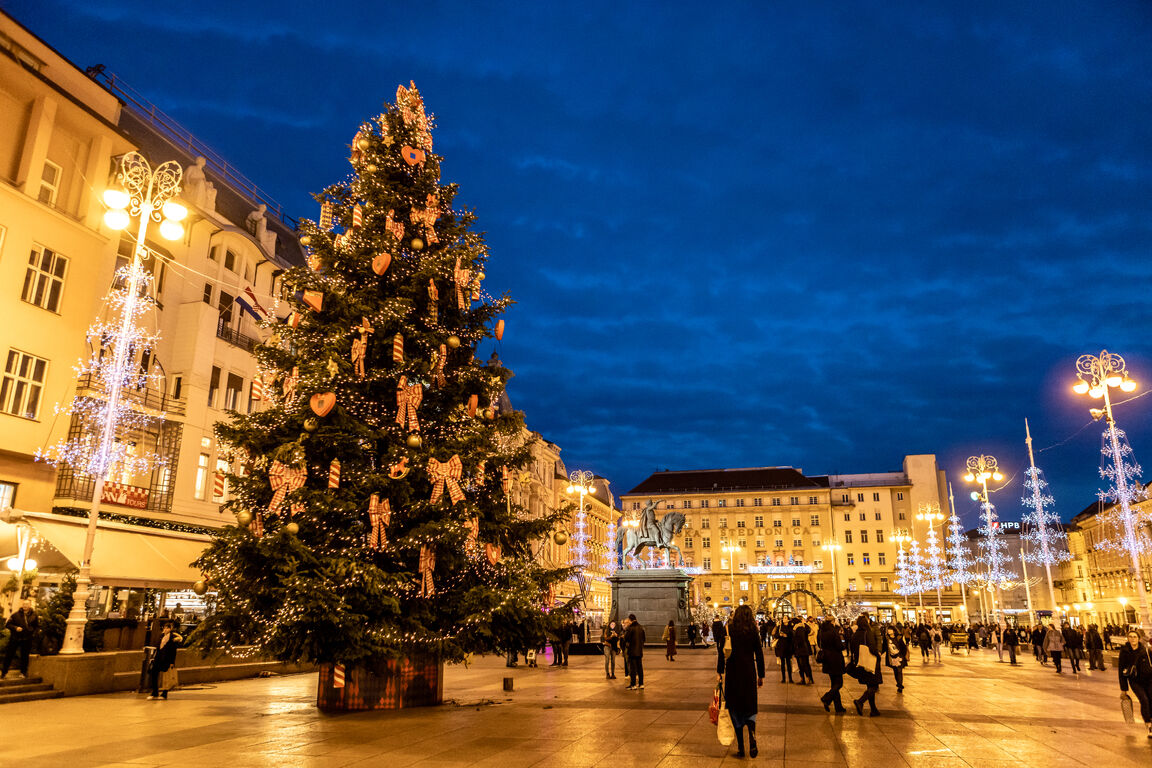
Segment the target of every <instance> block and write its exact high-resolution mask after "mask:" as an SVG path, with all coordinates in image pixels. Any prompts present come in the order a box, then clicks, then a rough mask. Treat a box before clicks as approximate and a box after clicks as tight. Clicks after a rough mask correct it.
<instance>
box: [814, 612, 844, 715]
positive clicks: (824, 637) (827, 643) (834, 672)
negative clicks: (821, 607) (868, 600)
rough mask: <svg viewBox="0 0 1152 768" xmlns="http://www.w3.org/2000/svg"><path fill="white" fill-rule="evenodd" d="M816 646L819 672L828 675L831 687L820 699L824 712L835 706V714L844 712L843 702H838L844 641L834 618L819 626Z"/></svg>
mask: <svg viewBox="0 0 1152 768" xmlns="http://www.w3.org/2000/svg"><path fill="white" fill-rule="evenodd" d="M816 645H817V646H818V647H819V648H820V655H819V658H818V660H819V662H820V666H821V670H822V671H823V672H824V674H826V675H828V680H829V681H830V683H831V685H832V687H831V689H830V690H829V691H828V692H827V693H825V694H824V695H823V696H821V697H820V703H821V704H823V705H824V711H825V712H828V711H830V710H829V709H828V707H829V706H830V705H832V704H835V705H836V713H837V714H840V713H841V712H846V711H847V710H846V709H844V702H842V701H841V700H840V689H841V688H843V687H844V641H843V640H842V639H841V637H840V627H838V626H837V625H836V618H835V617H834V616H828V617H827V618H825V619H824V623H823V624H821V625H820V632H819V633H818V634H817V635H816Z"/></svg>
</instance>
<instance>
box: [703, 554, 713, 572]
mask: <svg viewBox="0 0 1152 768" xmlns="http://www.w3.org/2000/svg"><path fill="white" fill-rule="evenodd" d="M702 562H703V564H704V565H703V566H702V567H703V568H704V570H706V571H710V570H712V558H710V557H706V558H704V560H703V561H702Z"/></svg>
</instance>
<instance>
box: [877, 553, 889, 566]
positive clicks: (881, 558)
mask: <svg viewBox="0 0 1152 768" xmlns="http://www.w3.org/2000/svg"><path fill="white" fill-rule="evenodd" d="M876 562H877V563H878V564H880V565H888V556H887V555H886V554H884V553H883V552H878V553H877V554H876Z"/></svg>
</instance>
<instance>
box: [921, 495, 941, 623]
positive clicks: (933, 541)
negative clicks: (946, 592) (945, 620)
mask: <svg viewBox="0 0 1152 768" xmlns="http://www.w3.org/2000/svg"><path fill="white" fill-rule="evenodd" d="M916 519H917V520H920V521H922V522H926V523H928V533H927V535H926V539H925V540H926V541H927V546H926V547H925V548H924V587H925V589H934V590H936V611H937V619H938V620H939V614H940V613H942V612H943V610H944V598H943V596H942V595H941V593H940V590H941V589H942V588H943V587H944V581H945V579H944V550H943V549H942V548H941V547H940V540H939V537H938V536H937V535H936V526H937V525H940V524H942V523H943V522H944V513H943V512H941V511H940V505H939V504H937V503H936V502H934V501H930V502H928V503H927V504H921V505H920V511H919V512H917V513H916Z"/></svg>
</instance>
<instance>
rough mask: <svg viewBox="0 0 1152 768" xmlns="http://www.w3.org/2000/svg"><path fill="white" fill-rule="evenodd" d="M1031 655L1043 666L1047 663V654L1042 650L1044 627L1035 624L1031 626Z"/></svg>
mask: <svg viewBox="0 0 1152 768" xmlns="http://www.w3.org/2000/svg"><path fill="white" fill-rule="evenodd" d="M1032 655H1033V656H1035V657H1036V658H1037V659H1039V661H1040V663H1041V664H1042V665H1044V666H1047V665H1048V654H1046V653H1045V652H1044V628H1043V627H1041V626H1040V625H1039V624H1037V625H1036V626H1035V627H1033V628H1032Z"/></svg>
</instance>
